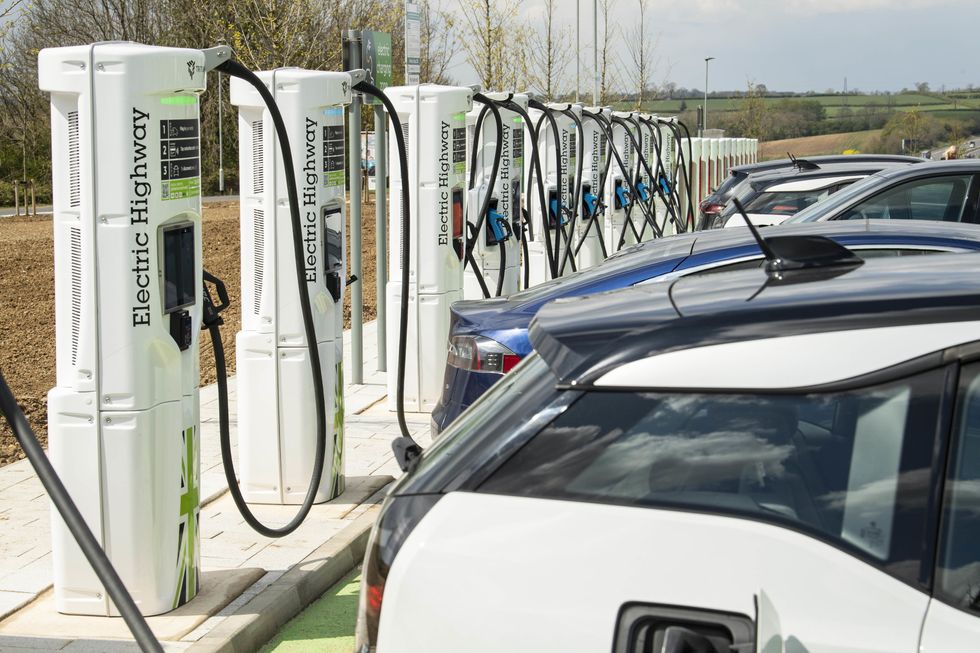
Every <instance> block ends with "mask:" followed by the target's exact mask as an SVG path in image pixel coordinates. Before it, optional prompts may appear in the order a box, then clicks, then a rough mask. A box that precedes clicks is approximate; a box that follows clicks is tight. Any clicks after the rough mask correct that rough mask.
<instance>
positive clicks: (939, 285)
mask: <svg viewBox="0 0 980 653" xmlns="http://www.w3.org/2000/svg"><path fill="white" fill-rule="evenodd" d="M780 235H783V233H782V230H780ZM978 264H980V253H965V254H963V253H961V254H947V255H935V256H930V257H928V258H926V259H925V260H923V259H922V258H921V257H908V258H904V257H896V258H893V259H878V260H868V261H866V262H864V263H863V264H862V265H859V266H857V267H853V266H850V267H845V266H837V267H829V268H819V269H816V270H807V271H800V272H795V273H784V274H783V275H771V274H768V273H767V272H765V271H764V270H761V269H760V270H745V271H740V272H728V273H720V274H716V275H708V276H701V277H699V276H693V277H683V278H681V279H679V280H677V281H674V282H673V283H669V284H646V285H641V286H634V287H632V288H627V289H623V290H618V291H613V292H608V293H602V294H598V295H592V296H585V297H578V298H569V299H562V300H557V301H555V302H552V303H550V304H548V305H546V306H545V307H543V308H542V309H541V310H540V311H539V312H538V314H537V316H536V317H535V319H534V320H533V321H532V323H531V329H530V334H529V335H530V339H531V343H532V345H533V346H534V349H535V350H537V351H538V352H539V353H540V354H541V356H542V357H543V358H544V359H545V360H546V361H547V362H548V364H549V366H550V367H551V368H552V370H553V371H554V372H555V374H556V376H557V377H558V380H559V382H560V383H563V384H567V385H571V386H578V387H582V386H589V385H593V384H595V382H596V381H597V380H599V379H600V378H601V377H603V376H604V375H605V374H606V373H608V372H610V371H611V370H614V369H616V368H617V367H619V366H622V365H625V364H629V363H633V362H636V361H639V360H641V359H647V358H650V357H652V356H656V355H659V354H663V353H667V352H671V353H673V352H677V351H682V350H692V349H695V348H700V347H706V346H711V345H717V344H723V343H733V342H734V343H737V342H745V341H752V340H758V339H765V338H774V337H786V336H792V335H795V334H815V333H825V332H835V331H850V330H856V329H866V328H876V327H883V326H896V325H915V324H932V323H940V322H942V323H945V322H965V321H977V320H980V276H978V275H976V273H975V271H976V269H977V266H978ZM972 339H974V340H977V339H980V332H977V331H976V330H975V331H974V336H973V337H972ZM760 364H761V363H760Z"/></svg>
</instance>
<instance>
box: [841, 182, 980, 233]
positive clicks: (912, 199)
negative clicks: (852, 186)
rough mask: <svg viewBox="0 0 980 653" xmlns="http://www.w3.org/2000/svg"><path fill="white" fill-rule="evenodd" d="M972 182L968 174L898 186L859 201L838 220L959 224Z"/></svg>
mask: <svg viewBox="0 0 980 653" xmlns="http://www.w3.org/2000/svg"><path fill="white" fill-rule="evenodd" d="M972 179H973V176H972V175H950V176H946V177H932V178H929V179H916V180H914V181H910V182H907V183H904V184H899V185H898V186H896V187H894V188H891V189H889V190H887V191H885V192H883V193H879V194H878V195H875V196H874V197H872V198H870V199H867V200H865V201H863V202H860V203H859V204H857V205H855V206H854V207H852V208H851V209H849V210H848V211H847V212H846V213H844V214H843V215H841V216H840V218H838V219H840V220H864V219H875V218H877V219H890V220H942V221H946V222H960V221H961V220H962V219H963V214H964V210H965V208H966V198H967V196H968V193H969V190H970V183H971V181H972Z"/></svg>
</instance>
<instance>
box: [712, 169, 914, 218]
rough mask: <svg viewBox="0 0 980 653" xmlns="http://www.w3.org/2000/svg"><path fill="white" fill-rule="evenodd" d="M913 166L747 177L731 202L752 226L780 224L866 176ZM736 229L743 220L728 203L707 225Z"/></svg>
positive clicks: (753, 175)
mask: <svg viewBox="0 0 980 653" xmlns="http://www.w3.org/2000/svg"><path fill="white" fill-rule="evenodd" d="M914 165H915V164H913V163H910V162H909V161H907V160H891V159H887V160H881V161H864V160H861V161H856V162H836V163H825V164H823V165H819V166H817V165H813V164H809V165H804V166H801V167H799V168H793V169H790V170H774V171H769V172H761V173H755V174H752V175H749V176H748V178H747V179H746V180H745V182H744V183H743V184H742V186H741V188H740V189H739V190H738V192H736V193H735V195H734V196H733V198H732V200H734V199H735V198H737V199H738V200H740V201H741V203H742V205H743V206H744V207H745V211H746V213H748V214H749V219H750V220H751V221H752V223H753V224H756V225H759V226H768V225H774V224H780V223H781V222H783V221H784V220H787V219H788V218H791V217H793V216H794V215H796V214H797V213H799V212H800V211H802V210H804V209H806V208H808V207H810V206H813V205H815V204H817V203H819V202H821V201H823V200H825V199H827V198H828V197H830V196H831V195H833V194H834V193H836V192H837V191H839V190H841V189H843V188H846V187H848V186H850V185H851V184H853V183H855V182H858V181H861V180H862V179H866V178H867V177H868V176H869V175H873V174H875V173H877V172H880V171H882V170H894V169H896V168H897V169H904V168H909V167H914ZM740 226H745V220H744V219H743V218H742V216H741V215H740V214H739V212H738V210H737V209H736V207H735V203H734V201H731V200H730V201H729V202H728V203H727V204H726V206H725V208H724V209H722V211H721V212H720V213H719V214H718V215H717V217H715V218H714V219H713V220H712V222H711V225H710V227H711V228H718V227H740Z"/></svg>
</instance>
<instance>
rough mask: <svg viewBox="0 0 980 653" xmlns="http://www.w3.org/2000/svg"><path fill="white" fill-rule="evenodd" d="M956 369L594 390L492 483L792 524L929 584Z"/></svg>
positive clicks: (529, 492)
mask: <svg viewBox="0 0 980 653" xmlns="http://www.w3.org/2000/svg"><path fill="white" fill-rule="evenodd" d="M943 378H944V373H943V371H942V370H935V371H932V372H927V373H924V374H921V375H917V376H915V377H912V378H909V379H906V380H901V381H895V382H890V383H886V384H882V385H877V386H874V387H868V388H863V389H857V390H849V391H842V392H836V393H821V394H795V395H793V394H786V395H782V394H781V395H758V394H722V393H717V394H716V393H712V394H688V393H662V392H635V391H615V392H596V391H593V392H587V393H584V395H583V396H582V398H581V399H579V400H578V401H577V402H576V403H575V404H574V405H572V407H571V408H570V409H568V411H566V412H565V413H564V414H562V415H561V416H559V417H558V418H556V419H555V420H554V421H553V422H552V423H551V424H550V425H549V426H548V427H547V428H545V429H544V430H542V431H541V432H540V433H539V434H538V435H537V436H535V437H534V439H533V440H531V441H530V442H529V443H528V444H527V445H525V446H524V447H523V448H522V449H521V450H520V451H519V452H517V454H515V455H514V456H513V457H512V458H511V459H510V460H508V461H507V462H506V463H505V464H504V465H503V466H502V467H501V468H500V469H499V470H497V472H496V473H495V474H494V475H493V476H492V477H491V478H490V479H488V481H487V482H485V483H484V485H483V486H482V487H481V488H480V491H484V492H490V493H499V494H508V495H519V496H532V497H539V498H551V499H562V500H573V501H574V500H578V501H591V502H599V503H609V504H618V505H628V506H645V507H672V508H680V509H687V510H693V511H699V512H705V511H706V512H714V513H721V514H726V515H734V516H739V517H743V518H747V519H753V520H758V521H766V522H774V523H777V524H783V525H789V526H790V527H791V528H793V529H794V530H803V531H806V532H809V533H811V534H814V535H816V536H817V537H818V538H820V539H823V540H825V541H830V542H832V543H833V544H835V545H836V546H838V547H839V548H843V549H845V550H847V551H849V552H852V553H854V554H855V555H857V556H859V557H861V558H864V559H867V560H869V561H871V562H873V563H875V564H877V565H879V566H880V567H882V568H884V569H885V570H887V571H888V572H890V573H892V574H894V575H896V576H898V577H900V578H903V579H904V580H906V581H907V582H910V583H917V582H918V577H919V571H920V569H919V564H920V563H921V562H922V561H923V560H922V559H923V553H922V532H923V529H924V528H925V526H926V514H927V510H926V505H927V499H928V492H929V484H928V482H926V483H923V482H922V479H923V477H924V478H925V479H926V480H928V479H929V478H930V473H931V469H932V452H933V445H934V438H935V431H936V424H937V416H938V411H939V396H940V394H941V392H942V388H943ZM927 563H928V564H930V565H931V561H927Z"/></svg>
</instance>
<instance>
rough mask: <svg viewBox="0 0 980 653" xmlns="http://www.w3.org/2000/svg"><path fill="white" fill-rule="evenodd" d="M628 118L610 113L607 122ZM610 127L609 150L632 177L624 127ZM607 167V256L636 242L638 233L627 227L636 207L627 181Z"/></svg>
mask: <svg viewBox="0 0 980 653" xmlns="http://www.w3.org/2000/svg"><path fill="white" fill-rule="evenodd" d="M632 115H633V114H632V113H630V112H623V111H613V112H611V114H610V119H611V118H613V117H616V118H623V119H629V118H630V117H631V116H632ZM610 127H611V130H612V141H613V142H612V146H613V147H614V148H615V149H616V151H617V152H618V153H619V156H620V159H621V160H622V162H623V167H624V168H625V169H626V172H627V174H632V171H633V169H634V168H635V167H636V165H637V157H636V152H635V151H634V148H633V143H632V140H631V139H630V134H629V133H628V132H627V131H626V127H624V126H623V125H622V124H620V123H617V122H612V123H611V125H610ZM611 167H612V170H610V173H609V176H608V177H609V180H608V182H607V183H606V207H607V210H608V211H609V217H608V218H607V220H606V248H607V250H608V252H609V254H612V253H614V252H618V251H619V250H620V249H622V248H623V247H627V246H629V245H633V244H635V243H636V242H637V240H636V235H637V233H639V229H637V230H636V233H634V230H633V229H631V228H630V225H629V222H630V220H631V219H632V218H631V216H632V214H633V212H634V210H635V206H634V205H635V203H636V198H635V197H633V191H632V189H631V188H630V182H629V179H625V178H624V177H623V173H622V171H621V170H619V166H618V165H617V164H616V163H615V162H614V163H613V165H612V166H611Z"/></svg>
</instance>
